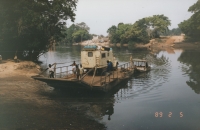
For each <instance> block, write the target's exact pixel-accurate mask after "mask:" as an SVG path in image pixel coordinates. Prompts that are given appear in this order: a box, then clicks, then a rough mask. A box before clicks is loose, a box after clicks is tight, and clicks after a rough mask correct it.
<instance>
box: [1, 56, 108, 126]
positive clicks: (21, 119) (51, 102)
mask: <svg viewBox="0 0 200 130" xmlns="http://www.w3.org/2000/svg"><path fill="white" fill-rule="evenodd" d="M39 72H40V68H39V66H38V65H36V64H35V63H33V62H27V61H21V62H19V63H15V62H14V61H12V60H6V61H2V62H1V63H0V129H6V130H7V129H18V130H21V129H48V130H50V129H60V130H62V129H65V130H66V129H67V130H77V129H80V130H89V129H96V130H102V129H105V126H104V125H103V124H100V123H98V121H95V120H93V119H92V118H89V117H88V116H87V115H85V113H86V112H87V110H88V109H89V106H87V105H85V104H84V105H82V106H81V105H80V104H79V106H78V107H77V105H76V104H75V103H73V102H70V100H66V101H64V102H63V101H62V102H61V100H64V99H63V98H62V97H60V98H58V97H56V98H54V97H53V96H52V95H56V94H54V91H53V88H52V87H50V86H48V85H47V84H46V83H43V82H40V81H36V80H34V79H32V78H31V76H32V75H36V74H38V73H39ZM63 103H64V105H63ZM77 108H78V109H77Z"/></svg>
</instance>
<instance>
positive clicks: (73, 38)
mask: <svg viewBox="0 0 200 130" xmlns="http://www.w3.org/2000/svg"><path fill="white" fill-rule="evenodd" d="M89 29H90V28H89V27H88V26H87V25H86V23H84V22H81V23H77V24H72V25H71V26H70V27H69V28H66V29H65V31H64V32H63V35H66V38H63V39H62V42H64V43H67V44H68V45H72V43H74V42H82V41H84V40H88V39H91V38H92V35H90V34H89Z"/></svg>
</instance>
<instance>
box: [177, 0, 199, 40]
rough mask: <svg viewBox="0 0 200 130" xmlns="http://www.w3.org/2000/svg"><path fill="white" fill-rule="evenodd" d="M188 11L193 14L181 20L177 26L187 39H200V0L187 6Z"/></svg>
mask: <svg viewBox="0 0 200 130" xmlns="http://www.w3.org/2000/svg"><path fill="white" fill-rule="evenodd" d="M188 11H189V12H192V13H194V14H193V15H192V16H191V17H190V18H189V19H188V20H184V21H183V22H181V23H180V24H179V28H180V29H181V31H182V32H183V33H184V34H185V35H186V36H187V37H188V38H189V39H195V40H200V37H199V35H200V0H198V1H197V2H196V3H195V4H194V5H192V6H191V7H189V9H188Z"/></svg>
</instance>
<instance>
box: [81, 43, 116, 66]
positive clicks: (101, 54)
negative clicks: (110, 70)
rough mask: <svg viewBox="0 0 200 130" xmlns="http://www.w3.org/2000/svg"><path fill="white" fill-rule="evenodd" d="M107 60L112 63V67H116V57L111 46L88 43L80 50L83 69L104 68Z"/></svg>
mask: <svg viewBox="0 0 200 130" xmlns="http://www.w3.org/2000/svg"><path fill="white" fill-rule="evenodd" d="M107 60H109V61H111V62H112V63H113V67H116V59H115V57H114V56H113V52H112V49H111V48H107V47H100V48H98V47H97V46H96V45H88V46H85V47H84V48H83V50H82V51H81V63H82V66H83V68H84V69H91V68H94V67H97V68H105V67H107Z"/></svg>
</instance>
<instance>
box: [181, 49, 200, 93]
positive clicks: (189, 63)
mask: <svg viewBox="0 0 200 130" xmlns="http://www.w3.org/2000/svg"><path fill="white" fill-rule="evenodd" d="M199 56H200V51H194V50H193V51H189V50H186V51H184V52H182V54H181V55H180V57H179V58H178V60H179V61H180V62H182V63H184V64H185V66H184V65H183V66H182V71H184V72H185V73H186V74H188V75H189V76H190V80H189V81H186V84H187V85H188V86H190V87H191V88H192V90H194V92H195V93H197V94H200V58H199Z"/></svg>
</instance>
